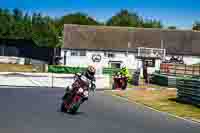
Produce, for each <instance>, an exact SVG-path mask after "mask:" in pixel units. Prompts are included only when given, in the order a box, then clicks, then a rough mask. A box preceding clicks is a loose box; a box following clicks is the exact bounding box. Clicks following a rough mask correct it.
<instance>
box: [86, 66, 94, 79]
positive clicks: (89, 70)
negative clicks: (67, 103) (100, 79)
mask: <svg viewBox="0 0 200 133" xmlns="http://www.w3.org/2000/svg"><path fill="white" fill-rule="evenodd" d="M95 73H96V69H95V68H94V67H93V66H88V68H87V70H86V75H87V77H88V78H93V77H94V75H95Z"/></svg>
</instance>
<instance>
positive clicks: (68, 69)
mask: <svg viewBox="0 0 200 133" xmlns="http://www.w3.org/2000/svg"><path fill="white" fill-rule="evenodd" d="M85 69H86V68H83V67H67V66H55V65H49V66H48V72H51V73H66V74H75V73H80V72H83V71H85Z"/></svg>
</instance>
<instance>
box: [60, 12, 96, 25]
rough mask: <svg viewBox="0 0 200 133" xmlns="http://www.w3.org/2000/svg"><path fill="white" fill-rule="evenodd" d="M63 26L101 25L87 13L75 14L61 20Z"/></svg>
mask: <svg viewBox="0 0 200 133" xmlns="http://www.w3.org/2000/svg"><path fill="white" fill-rule="evenodd" d="M60 23H61V24H79V25H98V24H99V23H98V22H97V21H96V20H94V19H93V18H91V17H89V16H88V15H87V14H85V13H80V12H78V13H73V14H69V15H65V16H63V17H62V18H61V19H60Z"/></svg>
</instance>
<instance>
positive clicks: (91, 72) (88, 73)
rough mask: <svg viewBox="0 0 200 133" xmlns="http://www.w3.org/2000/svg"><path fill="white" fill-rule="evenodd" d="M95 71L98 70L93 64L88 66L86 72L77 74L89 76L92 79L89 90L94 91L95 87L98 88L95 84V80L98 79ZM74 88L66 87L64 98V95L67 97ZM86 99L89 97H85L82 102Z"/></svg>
mask: <svg viewBox="0 0 200 133" xmlns="http://www.w3.org/2000/svg"><path fill="white" fill-rule="evenodd" d="M95 72H96V69H95V68H94V67H93V66H89V67H88V68H87V70H86V71H85V72H83V73H81V74H76V75H77V76H82V75H83V76H85V77H86V78H88V79H89V80H90V82H91V87H90V88H89V90H92V91H94V90H95V89H96V85H95V81H96V79H95V76H94V75H95ZM72 89H73V88H72V87H69V86H68V87H67V88H66V93H65V95H64V96H63V98H64V97H67V96H68V95H69V94H70V93H71V92H72V91H73V90H72ZM85 100H88V98H87V97H85V98H84V99H83V101H82V102H84V101H85Z"/></svg>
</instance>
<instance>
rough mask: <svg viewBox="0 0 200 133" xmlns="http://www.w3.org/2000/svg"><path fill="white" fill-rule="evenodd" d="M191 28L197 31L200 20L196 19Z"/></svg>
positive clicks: (199, 26) (199, 29)
mask: <svg viewBox="0 0 200 133" xmlns="http://www.w3.org/2000/svg"><path fill="white" fill-rule="evenodd" d="M192 29H193V30H198V31H200V21H196V22H195V23H194V24H193V27H192Z"/></svg>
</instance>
